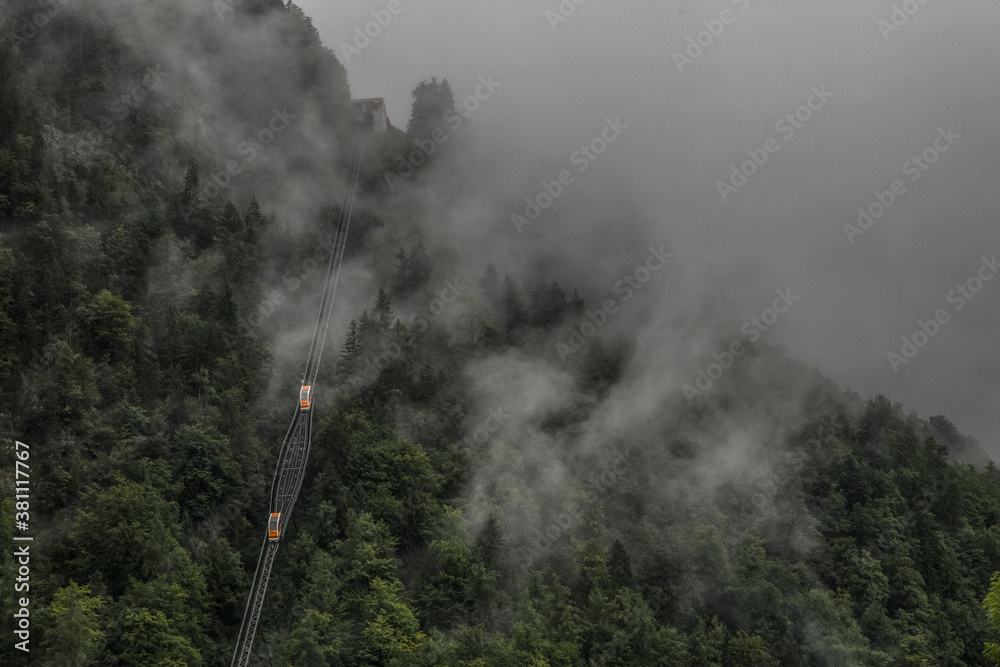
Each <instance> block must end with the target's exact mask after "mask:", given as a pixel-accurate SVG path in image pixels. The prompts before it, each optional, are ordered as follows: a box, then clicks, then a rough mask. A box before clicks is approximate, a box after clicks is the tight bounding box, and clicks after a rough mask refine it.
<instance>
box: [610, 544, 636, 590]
mask: <svg viewBox="0 0 1000 667" xmlns="http://www.w3.org/2000/svg"><path fill="white" fill-rule="evenodd" d="M608 570H609V573H610V574H611V588H612V589H613V590H617V589H619V588H631V587H632V564H631V562H630V561H629V557H628V552H626V551H625V547H624V546H623V545H622V543H621V542H620V541H618V540H615V543H614V544H613V545H611V554H610V555H609V557H608Z"/></svg>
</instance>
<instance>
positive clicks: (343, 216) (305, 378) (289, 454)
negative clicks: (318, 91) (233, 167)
mask: <svg viewBox="0 0 1000 667" xmlns="http://www.w3.org/2000/svg"><path fill="white" fill-rule="evenodd" d="M372 124H373V120H372V118H371V117H368V118H366V119H365V121H364V123H363V124H362V126H361V129H360V131H359V134H358V138H357V141H356V143H355V146H354V153H353V155H352V157H351V171H350V177H349V179H348V183H347V191H346V193H345V194H344V203H343V205H342V206H341V209H340V218H339V220H338V221H337V233H336V237H335V239H334V244H333V250H332V251H331V252H330V263H329V266H328V268H327V273H326V283H325V285H324V288H323V298H322V301H321V302H320V308H319V314H318V316H317V318H316V329H315V330H314V331H313V338H312V345H311V346H310V348H309V356H308V358H307V359H306V369H305V372H304V373H303V374H302V386H303V388H305V387H309V388H313V387H315V386H316V379H317V377H318V376H319V368H320V360H321V359H322V356H323V347H324V344H325V342H326V335H327V330H328V329H329V327H330V317H331V315H332V313H333V298H334V295H335V294H336V292H337V281H338V279H339V277H340V265H341V262H342V261H343V258H344V248H345V247H346V245H347V234H348V228H349V227H350V223H351V212H352V211H353V209H354V199H355V196H356V195H357V188H358V179H359V178H360V175H361V163H362V158H363V157H364V153H365V145H366V144H367V141H368V134H369V133H370V132H371V129H372ZM310 391H311V389H310ZM312 396H313V394H312V393H310V394H309V395H308V398H309V400H308V402H302V401H300V402H299V403H298V404H297V405H296V408H295V413H294V415H293V416H292V421H291V423H290V424H289V426H288V432H287V433H286V434H285V439H284V442H283V443H282V445H281V452H280V453H279V454H278V464H277V467H276V468H275V472H274V481H273V482H272V483H271V501H270V515H274V514H280V521H281V525H282V526H287V525H288V521H289V520H290V519H291V516H292V510H293V509H294V508H295V501H296V500H297V499H298V496H299V491H300V490H301V488H302V479H303V477H304V476H305V471H306V462H307V461H308V459H309V447H310V443H311V436H312V413H313V411H312ZM283 537H284V530H283V529H281V530H280V531H279V533H278V535H277V537H276V538H275V539H272V538H271V536H270V534H269V533H267V532H266V533H265V535H264V543H263V545H261V549H260V556H259V557H258V559H257V569H256V572H255V573H254V578H253V584H252V585H251V587H250V596H249V598H248V599H247V606H246V610H245V611H244V614H243V623H242V625H241V626H240V634H239V636H238V637H237V640H236V649H235V651H234V652H233V662H232V665H233V667H245V666H246V665H250V664H251V653H252V649H253V641H254V636H255V635H256V633H257V626H258V624H259V622H260V616H261V612H262V611H263V609H264V599H265V597H266V594H267V583H268V580H269V579H270V578H271V568H272V567H273V566H274V558H275V555H276V554H277V552H278V545H280V544H281V539H282V538H283Z"/></svg>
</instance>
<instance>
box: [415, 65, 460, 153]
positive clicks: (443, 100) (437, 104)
mask: <svg viewBox="0 0 1000 667" xmlns="http://www.w3.org/2000/svg"><path fill="white" fill-rule="evenodd" d="M454 106H455V96H454V95H453V94H452V92H451V86H450V85H449V84H448V80H447V79H445V80H443V81H441V83H438V80H437V77H434V78H432V79H431V80H430V81H421V82H420V83H418V84H417V87H416V88H414V89H413V106H412V107H411V111H410V122H409V124H408V125H407V128H406V132H407V134H409V135H410V136H411V137H412V138H414V139H425V138H426V137H428V136H429V135H430V133H431V132H432V131H433V130H434V129H435V128H439V127H441V126H442V124H443V122H444V115H445V114H446V113H447V112H448V110H449V109H451V108H452V107H454Z"/></svg>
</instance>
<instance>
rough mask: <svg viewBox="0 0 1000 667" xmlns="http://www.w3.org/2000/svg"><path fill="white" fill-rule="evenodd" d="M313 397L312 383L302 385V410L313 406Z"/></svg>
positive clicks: (300, 405) (300, 403)
mask: <svg viewBox="0 0 1000 667" xmlns="http://www.w3.org/2000/svg"><path fill="white" fill-rule="evenodd" d="M312 398H313V388H312V385H308V384H304V385H302V390H301V391H300V392H299V408H300V409H302V410H308V409H309V408H311V407H312Z"/></svg>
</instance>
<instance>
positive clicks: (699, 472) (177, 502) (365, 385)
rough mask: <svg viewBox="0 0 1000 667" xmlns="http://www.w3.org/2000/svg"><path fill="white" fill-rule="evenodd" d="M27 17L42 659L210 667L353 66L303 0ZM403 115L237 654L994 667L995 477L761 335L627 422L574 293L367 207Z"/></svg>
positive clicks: (420, 115) (27, 317) (12, 404)
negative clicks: (708, 378) (563, 350)
mask: <svg viewBox="0 0 1000 667" xmlns="http://www.w3.org/2000/svg"><path fill="white" fill-rule="evenodd" d="M220 5H222V6H221V8H220ZM53 6H54V7H55V6H57V7H59V11H58V12H55V13H53V14H52V15H51V16H50V17H48V20H47V21H45V22H44V24H43V25H36V23H35V21H34V19H33V16H34V15H35V13H36V12H37V11H38V5H36V4H35V3H32V2H28V1H27V0H12V1H11V2H9V3H6V4H4V5H3V7H0V29H2V32H3V34H4V35H5V36H7V38H6V39H4V40H3V41H2V42H0V436H2V442H3V449H4V456H6V457H7V458H6V459H5V461H13V460H14V458H13V447H14V445H13V443H14V441H15V440H20V441H23V442H26V443H29V444H30V446H31V452H32V477H31V479H32V484H31V503H32V507H31V519H30V522H31V525H32V531H33V535H34V536H35V540H34V542H33V546H32V561H31V563H32V580H31V590H30V597H31V605H32V619H33V625H32V629H33V633H32V640H31V650H32V655H31V659H32V663H33V664H42V665H59V666H63V665H123V666H125V665H206V666H207V665H227V664H229V661H230V659H231V655H232V650H233V644H234V642H235V639H236V634H237V632H238V630H239V626H240V622H241V619H242V616H243V613H244V608H245V605H246V598H247V594H248V588H249V580H250V577H251V575H252V572H253V567H254V565H255V563H256V557H257V553H258V549H259V545H260V540H261V537H262V534H263V532H264V530H265V521H266V518H267V517H266V508H267V505H268V493H269V490H270V484H271V476H272V473H273V470H274V466H275V462H276V456H277V453H278V450H279V447H280V444H281V438H282V436H283V434H284V431H285V428H286V426H287V418H288V411H289V409H290V408H292V407H293V406H292V402H293V401H294V400H295V396H296V392H297V390H298V387H297V386H296V382H297V380H298V377H299V373H300V371H301V367H300V366H301V360H302V359H303V358H304V357H302V355H301V354H300V348H301V344H300V342H301V341H300V340H299V339H301V338H302V335H301V334H302V331H303V330H308V331H311V329H310V328H309V327H311V326H312V324H313V323H314V321H315V310H316V307H317V306H318V300H317V298H316V297H317V293H316V291H315V290H316V287H317V285H318V284H319V283H320V282H321V280H322V274H323V268H325V262H326V260H327V259H328V245H329V244H328V243H327V240H328V238H329V234H330V232H331V230H332V229H333V226H334V225H335V224H336V220H337V214H338V213H339V208H338V207H339V205H340V201H341V199H340V195H342V193H343V187H344V183H345V182H346V180H347V177H346V175H345V171H346V168H347V166H348V165H347V164H346V161H347V160H348V159H349V153H350V146H352V145H353V143H352V140H353V138H354V136H355V135H354V133H355V132H356V131H357V123H356V121H355V119H354V117H353V114H352V112H351V106H350V100H351V93H350V88H349V84H348V80H347V75H346V71H345V70H344V68H343V67H342V66H341V64H340V63H339V62H338V61H337V59H336V56H335V55H334V53H333V52H332V51H330V50H329V49H328V48H326V47H324V46H323V45H322V44H321V43H320V40H319V37H318V35H317V32H316V30H315V28H314V27H313V25H312V22H311V20H310V19H309V18H308V17H307V16H306V15H305V14H304V13H303V12H302V11H301V10H300V9H299V8H298V7H296V6H295V5H294V4H292V3H288V4H283V3H281V2H279V1H277V0H268V1H265V0H243V1H242V2H240V3H235V4H232V5H230V4H226V3H214V4H213V3H201V2H194V1H191V2H178V3H155V4H149V3H136V2H131V1H129V0H102V1H97V0H78V2H76V3H71V4H59V3H57V4H56V5H53ZM415 86H416V87H415V90H414V92H413V107H412V110H411V118H410V121H409V124H408V135H409V136H408V137H405V138H401V137H398V136H396V137H394V136H388V135H387V136H385V137H376V138H373V140H372V146H371V148H370V154H369V156H368V158H367V160H366V163H365V165H364V169H365V174H364V176H365V177H364V178H363V179H362V183H363V192H362V193H360V194H359V199H362V200H363V201H362V202H361V203H360V204H359V210H358V211H357V212H356V216H355V224H354V226H353V227H352V232H351V234H350V237H349V244H348V247H347V255H348V258H347V261H348V262H353V263H352V264H351V268H352V270H353V271H354V272H353V273H352V274H351V275H352V276H359V275H363V276H364V277H365V278H366V279H367V280H368V282H369V283H370V284H369V286H368V289H366V290H359V291H357V292H349V293H348V294H349V295H351V296H349V297H346V298H348V301H349V306H348V308H347V310H348V311H349V313H350V314H349V316H348V317H346V318H343V321H337V320H335V324H334V326H335V327H339V330H337V331H336V332H334V334H333V335H334V336H335V337H336V342H335V344H334V343H333V342H331V343H330V344H329V345H328V347H327V350H328V352H327V356H326V357H325V360H324V361H325V363H324V365H323V368H322V371H321V375H320V380H319V383H318V386H319V389H318V392H317V403H316V405H317V408H316V411H317V415H316V417H317V419H316V423H315V433H314V435H313V442H312V453H311V458H310V460H309V467H308V474H307V477H306V481H305V483H304V485H303V489H302V495H301V497H300V499H299V501H298V504H297V505H296V513H295V515H294V518H293V520H292V522H291V524H290V525H289V526H288V527H287V535H286V538H285V540H284V544H283V545H282V549H281V550H280V551H279V552H278V556H277V563H276V566H275V569H274V572H273V575H272V581H271V584H270V587H269V590H268V598H267V602H266V605H265V612H264V615H263V618H262V623H261V627H260V630H259V632H258V637H257V642H256V644H255V655H259V656H262V659H264V660H266V661H268V662H269V664H273V665H282V666H284V665H343V666H359V667H360V666H382V665H394V666H404V665H406V666H410V665H413V666H418V665H426V666H428V667H430V666H431V665H445V666H454V667H459V666H473V665H475V666H487V665H491V666H492V665H496V666H501V665H502V666H508V665H509V666H511V667H514V666H517V667H520V666H523V665H534V666H537V667H542V666H551V667H555V666H557V665H563V666H576V665H628V666H636V667H639V666H643V667H645V666H648V665H725V666H737V665H739V666H743V665H747V666H749V665H755V666H764V665H897V664H903V665H927V664H946V665H959V664H969V665H988V664H1000V648H998V647H1000V579H998V576H1000V575H997V574H996V573H997V571H1000V470H998V469H997V468H996V467H995V466H994V465H993V464H992V462H985V461H983V462H981V463H980V464H979V465H972V464H970V463H965V462H963V463H960V462H958V460H963V461H964V460H968V459H969V458H971V457H973V456H974V455H975V454H976V452H977V448H976V446H975V444H974V443H973V442H971V441H970V439H968V438H966V437H964V436H963V435H962V434H960V433H959V432H958V431H957V429H956V428H955V427H954V425H953V424H952V423H951V422H950V421H949V420H948V419H947V418H946V417H944V416H933V417H930V418H923V417H920V416H918V415H915V414H913V413H910V412H907V411H906V410H905V409H904V408H903V407H902V406H900V405H899V404H896V403H894V402H893V401H892V400H890V398H887V397H885V396H877V397H875V398H872V399H870V400H864V399H862V398H861V397H859V396H858V395H856V394H854V393H852V392H850V391H846V390H843V389H841V388H839V387H837V386H835V385H834V384H833V383H832V382H830V381H829V380H827V379H826V378H824V377H823V376H822V375H820V374H819V373H818V372H817V371H815V370H814V369H810V368H808V367H807V366H806V365H804V364H802V363H799V362H797V361H795V360H793V359H790V358H789V357H788V356H786V355H785V354H783V353H782V352H780V351H778V350H775V349H773V348H770V347H767V346H766V345H763V344H761V345H758V346H750V347H749V349H748V352H747V354H746V356H745V358H744V359H742V360H741V362H740V363H739V364H735V365H734V366H733V367H732V368H731V369H730V371H729V372H728V373H727V374H726V375H725V376H723V377H722V378H721V379H720V380H719V381H718V382H717V384H716V386H715V387H714V388H713V389H712V391H711V392H708V393H706V394H705V395H704V396H701V397H697V398H695V399H693V400H690V401H689V400H685V398H684V397H683V396H682V395H681V394H680V392H678V395H677V397H676V400H674V401H670V402H665V403H660V404H657V405H654V406H647V407H649V413H650V414H652V415H653V416H652V417H649V418H644V419H639V418H633V417H632V413H631V412H629V410H631V409H633V408H634V407H635V406H632V405H629V404H628V402H627V401H625V404H624V405H622V403H623V400H624V399H622V398H621V396H622V392H623V391H624V389H623V388H624V387H626V386H627V385H628V382H629V381H630V378H631V375H630V373H632V365H631V364H632V362H633V361H634V360H633V356H632V355H633V352H634V348H633V343H632V341H630V340H628V338H627V337H626V336H623V335H622V334H621V333H620V332H607V333H601V334H600V335H596V336H593V337H587V338H585V339H584V340H583V342H582V343H581V344H580V345H578V346H575V347H574V350H573V352H574V353H573V354H572V355H570V356H569V357H568V358H567V359H566V361H565V363H563V362H562V361H561V360H560V359H559V357H558V355H557V354H556V353H555V352H554V351H553V350H554V345H555V344H556V343H557V342H559V341H563V340H566V339H567V335H568V334H567V332H568V331H569V330H570V329H572V328H573V327H574V326H578V325H579V322H580V321H581V318H583V317H585V316H586V313H587V312H588V309H594V308H597V307H598V304H599V303H600V299H601V297H602V295H600V294H582V295H581V294H578V293H577V290H576V289H575V287H574V286H573V285H572V284H568V283H567V282H566V281H565V279H561V278H560V276H557V275H544V274H541V273H535V272H528V271H521V272H519V271H518V270H517V269H516V268H515V267H504V266H494V265H493V264H492V263H489V261H488V260H486V259H484V260H483V261H482V263H481V265H480V266H479V268H478V269H477V271H476V274H475V275H468V276H466V275H465V274H463V273H462V270H463V268H462V267H463V266H464V264H463V262H462V261H460V258H459V257H457V256H456V255H457V253H456V252H455V250H454V249H453V248H449V247H447V246H444V245H438V244H433V243H429V242H427V241H426V239H425V238H424V235H423V234H422V231H421V230H422V229H423V228H424V225H427V224H433V222H434V221H433V220H426V219H424V217H425V216H426V210H425V209H423V208H422V207H421V206H420V204H419V201H420V200H419V198H416V197H414V198H407V197H398V198H395V197H392V196H390V193H388V192H387V191H386V189H385V187H384V180H383V178H382V175H383V173H384V171H385V169H386V168H391V165H394V164H396V163H397V160H398V158H399V157H400V155H401V154H403V153H405V152H407V151H408V150H409V149H410V147H411V144H410V141H411V140H414V139H419V138H421V137H424V136H426V135H427V134H428V133H429V132H431V131H433V129H434V128H435V127H437V126H438V125H437V124H439V123H440V119H441V118H442V116H443V115H444V114H445V113H446V112H447V111H448V110H449V109H450V108H451V107H452V105H453V104H454V100H453V97H452V94H451V90H450V87H449V86H448V83H447V80H445V79H443V78H442V79H441V80H440V82H439V81H438V80H437V79H436V78H433V79H431V80H430V81H424V82H419V83H416V84H415ZM279 128H280V130H279ZM469 131H472V130H469ZM345 146H346V147H347V148H344V147H345ZM428 168H431V167H430V166H429V167H428ZM409 187H412V188H414V189H415V190H417V191H419V190H420V188H427V187H431V186H429V185H427V184H426V183H422V182H419V181H415V182H414V183H412V184H410V185H409ZM310 262H311V263H310ZM359 267H360V268H359ZM456 276H457V277H456ZM356 294H361V295H362V296H355V295H356ZM678 335H680V334H678ZM295 341H299V342H298V343H296V342H295ZM296 345H298V347H296ZM636 412H637V413H638V409H637V408H636ZM621 415H625V417H624V418H620V419H619V421H618V422H615V419H616V418H619V417H620V416H621ZM612 422H615V423H619V426H620V430H619V431H618V432H616V433H615V434H614V435H613V436H607V434H606V433H601V432H599V429H598V428H596V427H595V424H606V423H612ZM2 470H3V474H2V475H0V482H2V484H0V487H2V492H3V499H2V501H0V531H2V534H3V541H4V544H5V545H6V547H7V548H5V549H4V552H3V555H2V556H0V571H2V572H3V573H4V575H5V576H4V580H5V581H12V580H13V575H14V573H15V572H16V569H17V563H16V560H15V559H14V557H13V555H12V554H13V548H12V547H11V545H12V544H14V542H13V540H12V538H13V535H14V528H13V527H14V514H15V511H16V505H15V499H14V496H15V493H16V491H15V487H14V482H13V473H12V472H11V468H10V467H9V466H8V465H7V464H6V463H5V464H4V466H3V467H2ZM14 605H15V599H14V596H13V594H12V593H11V591H10V589H7V590H6V591H5V592H4V594H3V595H2V596H0V614H2V616H3V618H4V619H5V621H4V623H5V624H6V623H9V622H10V619H12V617H13V613H14V611H15V608H14ZM5 627H7V626H5ZM10 636H11V635H10V634H9V633H8V641H6V642H4V643H2V644H0V661H2V662H3V663H4V664H22V662H24V655H22V654H21V653H20V652H19V651H17V650H16V649H15V648H14V646H13V642H11V641H9V637H10ZM265 656H266V657H265Z"/></svg>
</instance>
